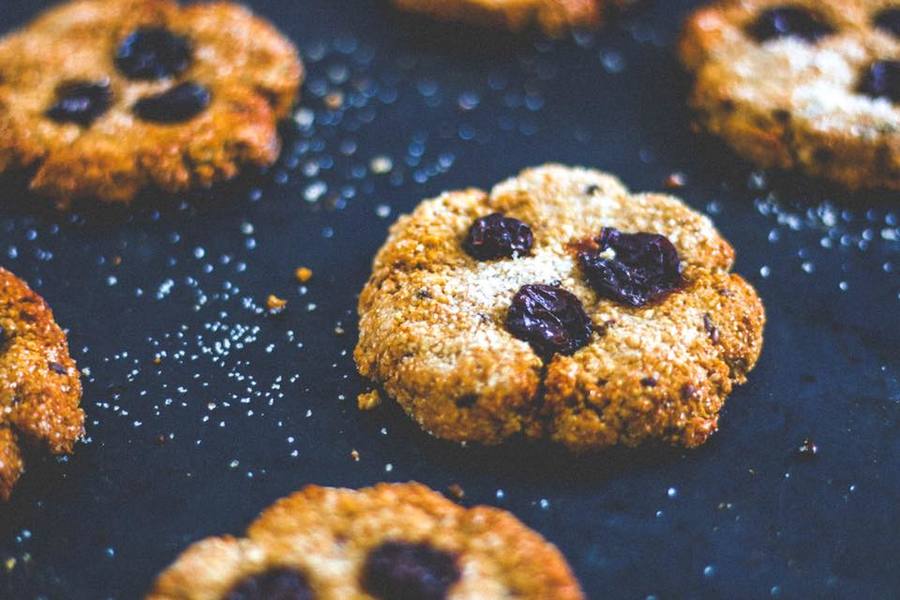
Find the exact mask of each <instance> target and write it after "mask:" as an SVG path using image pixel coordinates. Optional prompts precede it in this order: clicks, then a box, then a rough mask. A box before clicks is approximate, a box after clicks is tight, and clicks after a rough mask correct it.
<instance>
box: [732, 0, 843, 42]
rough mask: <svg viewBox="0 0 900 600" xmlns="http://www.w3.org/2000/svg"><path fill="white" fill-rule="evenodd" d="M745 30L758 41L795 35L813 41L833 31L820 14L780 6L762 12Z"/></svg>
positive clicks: (803, 9)
mask: <svg viewBox="0 0 900 600" xmlns="http://www.w3.org/2000/svg"><path fill="white" fill-rule="evenodd" d="M747 31H748V33H749V34H750V35H751V36H753V37H754V38H755V39H756V40H757V41H759V42H767V41H769V40H772V39H777V38H783V37H797V38H800V39H802V40H805V41H807V42H810V43H813V42H817V41H818V40H820V39H821V38H823V37H825V36H827V35H830V34H832V33H834V28H833V27H832V26H831V25H829V24H828V23H827V22H825V20H824V19H823V18H822V17H821V16H819V15H817V14H815V13H813V12H811V11H809V10H806V9H805V8H799V7H796V6H782V7H778V8H772V9H769V10H767V11H765V12H763V13H762V14H761V15H759V17H757V19H756V21H754V22H753V23H752V24H751V25H750V27H749V28H748V30H747Z"/></svg>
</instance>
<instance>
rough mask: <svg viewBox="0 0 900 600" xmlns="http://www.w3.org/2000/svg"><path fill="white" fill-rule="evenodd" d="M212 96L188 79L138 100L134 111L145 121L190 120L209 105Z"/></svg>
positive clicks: (176, 121) (170, 121)
mask: <svg viewBox="0 0 900 600" xmlns="http://www.w3.org/2000/svg"><path fill="white" fill-rule="evenodd" d="M210 98H211V97H210V94H209V91H208V90H207V89H206V88H205V87H203V86H202V85H199V84H197V83H194V82H192V81H188V82H185V83H182V84H179V85H177V86H175V87H173V88H172V89H170V90H169V91H167V92H163V93H162V94H158V95H156V96H148V97H146V98H142V99H140V100H138V101H137V103H136V104H135V105H134V113H135V114H136V115H137V116H138V117H140V118H141V119H143V120H145V121H153V122H155V123H178V122H181V121H189V120H190V119H192V118H194V117H196V116H197V115H198V114H200V113H201V112H203V110H204V109H206V107H207V106H209V102H210Z"/></svg>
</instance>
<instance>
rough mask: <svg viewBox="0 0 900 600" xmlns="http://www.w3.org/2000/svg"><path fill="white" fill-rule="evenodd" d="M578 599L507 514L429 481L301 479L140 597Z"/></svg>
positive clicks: (555, 555)
mask: <svg viewBox="0 0 900 600" xmlns="http://www.w3.org/2000/svg"><path fill="white" fill-rule="evenodd" d="M263 598H295V599H302V600H355V599H359V600H365V599H371V598H380V599H383V600H441V599H444V598H447V599H449V600H462V599H464V598H466V599H472V600H475V599H479V600H491V599H494V598H496V599H498V600H499V599H501V598H520V599H521V600H529V599H534V600H538V599H540V600H543V599H546V598H553V599H555V600H576V599H581V598H583V595H582V593H581V591H580V589H579V586H578V583H577V582H576V581H575V579H574V577H573V575H572V572H571V571H570V569H569V567H568V565H567V564H566V562H565V560H564V559H563V557H562V555H560V553H559V551H558V550H557V549H556V548H555V547H554V546H552V545H551V544H549V543H548V542H546V541H545V540H544V539H543V538H541V536H540V535H538V534H537V533H535V532H534V531H531V530H530V529H528V528H527V527H525V525H523V524H522V523H521V522H519V521H518V520H517V519H516V518H515V517H513V516H512V515H511V514H509V513H507V512H505V511H502V510H498V509H495V508H489V507H484V506H480V507H476V508H472V509H468V510H467V509H465V508H462V507H460V506H458V505H456V504H454V503H452V502H450V501H449V500H447V499H445V498H444V497H443V496H441V495H440V494H437V493H436V492H433V491H432V490H430V489H428V488H426V487H425V486H422V485H419V484H415V483H408V484H379V485H377V486H375V487H372V488H366V489H362V490H359V491H355V490H347V489H334V488H322V487H317V486H309V487H307V488H305V489H304V490H302V491H300V492H297V493H296V494H294V495H292V496H290V497H288V498H284V499H282V500H279V501H278V502H277V503H276V504H275V505H274V506H272V507H271V508H269V509H267V510H266V511H265V512H263V513H262V515H260V517H259V518H258V519H257V520H256V521H255V522H254V523H253V524H252V525H250V528H249V530H248V531H247V535H246V537H243V538H240V539H235V538H233V537H218V538H208V539H205V540H202V541H200V542H197V543H196V544H194V545H193V546H191V547H190V548H188V549H187V550H186V551H185V552H184V553H183V554H182V555H181V556H180V557H179V558H178V560H177V561H175V563H174V564H173V565H172V566H170V567H169V568H168V569H167V570H166V571H165V572H163V573H162V575H160V577H159V579H158V580H157V582H156V586H155V587H154V589H153V591H152V592H150V594H149V596H148V600H225V599H228V600H251V599H260V600H261V599H263Z"/></svg>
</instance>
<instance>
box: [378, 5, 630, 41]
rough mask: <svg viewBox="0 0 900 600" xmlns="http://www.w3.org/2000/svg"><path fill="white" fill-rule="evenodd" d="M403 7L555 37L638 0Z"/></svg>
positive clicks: (595, 23)
mask: <svg viewBox="0 0 900 600" xmlns="http://www.w3.org/2000/svg"><path fill="white" fill-rule="evenodd" d="M393 2H394V4H395V5H396V6H397V7H398V8H399V9H401V10H405V11H409V12H415V13H422V14H426V15H429V16H431V17H434V18H436V19H440V20H444V21H462V22H465V23H472V24H475V25H488V26H497V27H505V28H506V29H510V30H512V31H521V30H523V29H526V28H528V27H537V28H539V29H541V30H542V31H543V32H544V33H546V34H547V35H551V36H559V35H562V34H563V33H565V32H566V31H568V30H570V29H572V28H579V27H582V28H584V27H588V28H589V27H596V26H598V25H599V24H600V22H601V21H602V20H603V17H604V12H605V11H604V9H605V8H606V9H609V8H610V7H617V8H625V7H626V6H628V5H631V4H634V3H635V2H636V0H393Z"/></svg>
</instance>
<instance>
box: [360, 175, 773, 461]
mask: <svg viewBox="0 0 900 600" xmlns="http://www.w3.org/2000/svg"><path fill="white" fill-rule="evenodd" d="M732 261H733V251H732V249H731V246H729V245H728V243H727V242H726V241H725V240H724V239H722V237H721V236H720V235H719V234H718V232H717V231H716V230H715V229H714V228H713V226H712V224H711V223H710V221H709V220H708V219H707V218H706V217H704V216H702V215H700V214H698V213H695V212H694V211H692V210H690V209H689V208H688V207H687V206H685V205H684V204H683V203H681V202H680V201H679V200H677V199H675V198H671V197H668V196H662V195H657V194H630V193H629V192H628V191H627V190H626V189H625V188H624V187H623V186H622V184H621V183H619V181H618V180H616V179H615V178H613V177H611V176H609V175H606V174H603V173H600V172H597V171H590V170H584V169H574V168H567V167H563V166H555V165H548V166H544V167H539V168H536V169H530V170H526V171H524V172H523V173H522V174H520V175H519V177H516V178H513V179H510V180H508V181H506V182H503V183H501V184H499V185H497V186H495V187H494V189H493V191H492V192H491V193H490V194H487V193H485V192H482V191H480V190H474V189H473V190H466V191H460V192H449V193H445V194H443V195H442V196H440V197H439V198H437V199H434V200H428V201H425V202H423V203H422V204H421V205H419V207H418V208H417V209H416V210H415V211H414V212H413V213H412V214H411V215H409V216H404V217H401V218H400V220H399V221H398V222H397V223H396V224H395V225H394V226H393V227H392V229H391V234H390V237H389V239H388V241H387V242H386V243H385V245H384V247H383V248H382V249H381V250H380V252H379V253H378V255H377V256H376V258H375V262H374V266H373V273H372V276H371V278H370V279H369V281H368V283H367V284H366V286H365V288H364V290H363V292H362V295H361V297H360V302H359V314H360V327H359V328H360V338H359V344H358V346H357V348H356V351H355V358H356V363H357V366H358V367H359V370H360V372H361V373H362V374H363V375H364V376H366V377H369V378H371V379H372V380H374V381H375V382H376V383H378V384H379V385H381V386H383V388H384V389H385V390H386V391H387V392H388V394H390V395H391V396H393V397H394V398H396V400H397V401H398V402H399V403H400V405H401V406H402V407H403V408H404V409H405V410H406V412H407V413H409V415H410V416H412V417H413V418H414V419H415V420H416V421H417V422H418V423H419V425H420V426H421V427H422V428H423V429H425V430H426V431H428V432H430V433H432V434H433V435H435V436H438V437H441V438H446V439H450V440H455V441H459V442H464V441H477V442H481V443H486V444H496V443H499V442H501V441H503V440H504V439H507V438H509V437H511V436H513V435H517V434H524V435H526V436H528V437H532V438H550V439H552V440H555V441H557V442H559V443H562V444H564V445H565V446H567V447H569V448H572V449H574V450H587V449H592V448H600V447H604V446H610V445H613V444H625V445H629V446H631V445H636V444H638V443H640V442H642V441H645V440H648V439H658V440H663V441H665V442H669V443H674V444H682V445H685V446H696V445H699V444H701V443H702V442H704V441H705V440H706V439H707V438H708V437H709V435H710V434H711V433H713V431H715V429H716V424H717V419H718V413H719V410H720V408H721V407H722V405H723V403H724V401H725V398H726V396H727V395H728V394H729V393H730V392H731V389H732V387H733V386H734V385H735V384H738V383H742V382H743V381H744V380H745V378H746V374H747V373H748V372H749V371H750V369H751V368H752V367H753V365H754V364H755V363H756V360H757V358H758V356H759V353H760V350H761V346H762V329H763V323H764V320H765V317H764V313H763V306H762V303H761V302H760V300H759V298H758V297H757V295H756V293H755V292H754V290H753V288H751V287H750V285H749V284H747V283H746V282H745V281H744V280H743V279H742V278H741V277H739V276H738V275H734V274H731V273H729V272H728V271H729V270H730V268H731V266H732Z"/></svg>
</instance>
